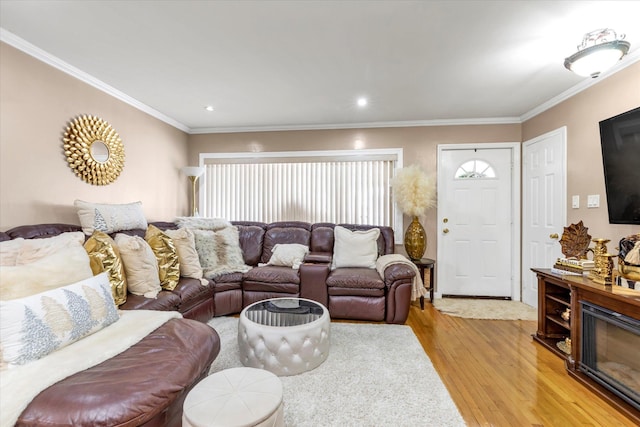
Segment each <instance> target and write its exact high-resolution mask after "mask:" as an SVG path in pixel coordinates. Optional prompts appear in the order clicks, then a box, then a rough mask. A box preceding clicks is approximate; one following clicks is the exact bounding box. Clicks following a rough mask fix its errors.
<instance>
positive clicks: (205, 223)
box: [175, 216, 233, 231]
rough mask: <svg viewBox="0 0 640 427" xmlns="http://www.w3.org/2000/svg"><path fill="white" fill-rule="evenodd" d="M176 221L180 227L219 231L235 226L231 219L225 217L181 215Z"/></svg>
mask: <svg viewBox="0 0 640 427" xmlns="http://www.w3.org/2000/svg"><path fill="white" fill-rule="evenodd" d="M175 223H176V224H177V225H178V227H180V228H190V229H194V228H198V229H200V230H213V231H218V230H222V229H223V228H227V227H233V225H231V223H230V222H229V221H227V220H226V219H224V218H201V217H198V216H180V217H178V218H176V220H175Z"/></svg>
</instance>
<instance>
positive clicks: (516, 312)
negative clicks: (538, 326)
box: [433, 298, 538, 320]
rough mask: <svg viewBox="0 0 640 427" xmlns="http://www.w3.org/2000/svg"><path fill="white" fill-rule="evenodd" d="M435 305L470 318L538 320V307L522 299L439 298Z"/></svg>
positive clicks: (459, 315) (445, 312)
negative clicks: (521, 300)
mask: <svg viewBox="0 0 640 427" xmlns="http://www.w3.org/2000/svg"><path fill="white" fill-rule="evenodd" d="M433 305H434V306H435V307H436V308H437V309H438V310H440V311H441V312H442V313H444V314H448V315H451V316H456V317H466V318H468V319H497V320H538V311H537V309H536V308H534V307H531V306H530V305H527V304H525V303H523V302H520V301H508V300H495V299H484V298H477V299H473V298H438V299H435V300H433Z"/></svg>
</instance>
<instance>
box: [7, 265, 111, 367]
mask: <svg viewBox="0 0 640 427" xmlns="http://www.w3.org/2000/svg"><path fill="white" fill-rule="evenodd" d="M118 318H119V315H118V310H117V308H116V305H115V303H114V302H113V297H112V296H111V285H110V284H109V278H108V277H107V275H106V274H105V273H101V274H99V275H97V276H92V277H90V278H88V279H85V280H82V281H80V282H77V283H74V284H71V285H67V286H64V287H61V288H57V289H52V290H49V291H46V292H42V293H39V294H36V295H31V296H28V297H25V298H19V299H15V300H12V301H0V331H1V333H0V346H1V347H2V361H3V362H6V363H9V364H17V365H22V364H25V363H28V362H31V361H34V360H37V359H40V358H41V357H44V356H46V355H47V354H49V353H51V352H53V351H55V350H57V349H59V348H62V347H65V346H67V345H69V344H71V343H73V342H75V341H78V340H79V339H81V338H83V337H85V336H87V335H90V334H92V333H94V332H97V331H98V330H100V329H102V328H104V327H106V326H108V325H110V324H112V323H114V322H115V321H117V320H118ZM53 369H55V367H53Z"/></svg>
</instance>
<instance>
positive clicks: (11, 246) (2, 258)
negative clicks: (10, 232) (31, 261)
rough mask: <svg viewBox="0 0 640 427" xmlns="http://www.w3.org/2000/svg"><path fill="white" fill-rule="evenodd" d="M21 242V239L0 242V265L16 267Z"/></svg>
mask: <svg viewBox="0 0 640 427" xmlns="http://www.w3.org/2000/svg"><path fill="white" fill-rule="evenodd" d="M23 242H24V239H23V238H22V237H18V238H17V239H12V240H5V241H4V242H0V265H16V261H17V259H18V255H19V254H20V248H21V247H22V244H23Z"/></svg>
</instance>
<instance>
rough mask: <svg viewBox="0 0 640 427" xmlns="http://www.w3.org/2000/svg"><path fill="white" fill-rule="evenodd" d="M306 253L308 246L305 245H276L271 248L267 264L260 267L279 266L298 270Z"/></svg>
mask: <svg viewBox="0 0 640 427" xmlns="http://www.w3.org/2000/svg"><path fill="white" fill-rule="evenodd" d="M308 253H309V246H306V245H301V244H299V243H277V244H276V245H274V246H273V249H272V251H271V258H270V259H269V262H268V263H266V264H260V265H261V266H263V265H279V266H283V267H291V268H293V269H294V270H298V269H299V268H300V264H302V262H303V261H304V257H305V255H307V254H308Z"/></svg>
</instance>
